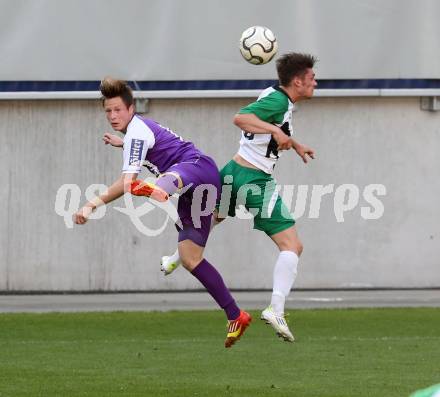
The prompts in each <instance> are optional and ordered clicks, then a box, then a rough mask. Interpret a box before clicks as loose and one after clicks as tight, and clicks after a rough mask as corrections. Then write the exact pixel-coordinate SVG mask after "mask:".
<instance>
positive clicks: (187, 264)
mask: <svg viewBox="0 0 440 397" xmlns="http://www.w3.org/2000/svg"><path fill="white" fill-rule="evenodd" d="M202 259H203V258H202V257H199V256H192V255H191V256H190V255H188V256H183V257H181V258H180V260H181V262H182V266H183V267H184V268H185V269H186V270H188V271H190V272H191V271H193V270H194V269H195V268H196V267H197V265H198V264H199V263H200V262H201V261H202Z"/></svg>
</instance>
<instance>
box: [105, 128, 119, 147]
mask: <svg viewBox="0 0 440 397" xmlns="http://www.w3.org/2000/svg"><path fill="white" fill-rule="evenodd" d="M102 140H103V141H104V143H105V144H106V145H108V144H110V145H112V146H114V147H122V146H124V140H123V139H122V138H119V137H118V136H117V135H114V134H110V133H109V132H106V133H105V134H104V136H103V137H102Z"/></svg>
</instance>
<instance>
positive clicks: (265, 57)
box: [240, 26, 278, 65]
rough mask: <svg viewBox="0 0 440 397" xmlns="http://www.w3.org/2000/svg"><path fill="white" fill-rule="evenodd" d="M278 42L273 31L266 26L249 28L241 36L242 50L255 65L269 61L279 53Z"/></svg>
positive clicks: (244, 56) (245, 57)
mask: <svg viewBox="0 0 440 397" xmlns="http://www.w3.org/2000/svg"><path fill="white" fill-rule="evenodd" d="M277 51H278V43H277V39H276V37H275V35H274V34H273V32H272V31H271V30H270V29H269V28H266V27H264V26H251V27H250V28H247V29H246V30H245V31H244V32H243V34H242V35H241V38H240V52H241V55H243V58H244V59H246V61H248V62H249V63H252V64H253V65H264V64H265V63H268V62H269V61H270V60H271V59H272V58H273V57H274V56H275V54H276V53H277Z"/></svg>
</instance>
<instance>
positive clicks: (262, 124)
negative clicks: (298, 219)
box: [161, 53, 317, 342]
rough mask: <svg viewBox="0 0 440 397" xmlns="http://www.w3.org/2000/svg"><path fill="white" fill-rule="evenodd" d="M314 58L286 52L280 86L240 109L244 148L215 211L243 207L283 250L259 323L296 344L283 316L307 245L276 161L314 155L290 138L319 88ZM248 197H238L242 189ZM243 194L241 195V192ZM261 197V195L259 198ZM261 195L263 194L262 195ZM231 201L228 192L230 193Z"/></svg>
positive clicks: (221, 213)
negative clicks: (282, 192)
mask: <svg viewBox="0 0 440 397" xmlns="http://www.w3.org/2000/svg"><path fill="white" fill-rule="evenodd" d="M315 62H316V59H315V58H314V57H313V56H312V55H308V54H298V53H288V54H284V55H283V56H281V57H280V58H279V59H278V60H277V63H276V64H277V72H278V79H279V84H277V85H275V86H273V87H269V88H267V89H266V90H264V91H263V92H262V93H261V95H260V96H259V98H258V99H257V101H255V102H253V103H251V104H249V105H248V106H246V107H244V108H242V109H241V110H240V111H239V112H238V114H236V115H235V117H234V124H235V125H237V126H238V127H239V128H240V129H241V130H242V137H241V140H240V148H239V150H238V153H237V154H236V155H235V156H234V157H233V159H232V160H231V161H230V162H229V163H228V164H226V165H225V167H223V169H222V170H221V171H220V174H221V177H222V184H223V193H225V191H226V189H225V186H226V185H229V186H230V188H229V189H227V190H228V192H229V191H231V194H230V200H227V201H225V200H224V198H225V195H224V194H222V199H221V200H220V203H219V204H218V206H217V220H216V221H217V222H219V221H221V220H223V219H225V218H226V217H227V216H235V208H236V206H237V204H244V205H245V207H246V208H247V209H248V210H250V209H252V213H256V215H255V216H254V228H255V229H257V230H261V231H264V232H265V233H266V234H267V235H268V236H269V237H270V238H271V239H272V241H273V242H274V243H275V244H276V245H277V247H278V249H279V251H280V252H279V256H278V258H277V260H276V263H275V267H274V272H273V291H272V298H271V303H270V305H269V306H268V307H267V308H266V309H265V310H263V312H262V314H261V319H262V320H264V321H266V322H267V323H268V324H270V325H271V326H272V327H273V328H274V329H275V331H276V333H277V335H278V336H280V337H282V338H283V339H284V340H285V341H289V342H293V341H294V337H293V334H292V333H291V331H290V330H289V327H288V325H287V322H286V320H285V317H284V306H285V300H286V298H287V296H288V295H289V293H290V290H291V288H292V286H293V283H294V281H295V278H296V274H297V266H298V259H299V256H300V255H301V253H302V250H303V245H302V243H301V241H300V239H299V237H298V234H297V232H296V228H295V226H294V225H295V221H294V219H293V218H292V216H291V215H290V213H289V211H288V209H287V208H286V207H285V205H284V204H283V202H282V200H281V198H280V197H279V196H278V193H277V190H276V183H275V181H274V179H273V178H272V176H271V174H272V173H273V170H274V167H275V165H276V162H277V161H278V159H279V157H280V155H281V153H282V152H283V151H284V150H288V149H293V150H295V151H296V153H297V154H298V155H299V156H300V157H301V158H302V159H303V161H304V162H305V163H307V161H308V158H314V152H313V150H312V149H310V148H309V147H307V146H304V145H302V144H300V143H298V142H297V141H295V140H294V139H293V138H292V109H293V104H294V103H296V102H298V101H301V100H305V99H309V98H311V97H312V96H313V92H314V89H315V87H316V85H317V82H316V80H315V73H314V71H313V66H314V64H315ZM245 186H253V187H254V188H253V189H252V191H250V192H249V190H245V196H246V197H244V198H243V197H240V188H242V187H245ZM242 190H243V189H241V193H243V191H242ZM256 192H257V194H256ZM258 192H259V194H258ZM228 196H229V193H228ZM179 263H180V259H179V256H178V253H177V252H176V253H175V254H174V255H172V256H171V257H164V258H163V259H162V266H161V268H162V270H163V271H164V272H165V274H169V273H171V272H172V271H173V270H174V269H175V268H176V267H177V266H178V265H179Z"/></svg>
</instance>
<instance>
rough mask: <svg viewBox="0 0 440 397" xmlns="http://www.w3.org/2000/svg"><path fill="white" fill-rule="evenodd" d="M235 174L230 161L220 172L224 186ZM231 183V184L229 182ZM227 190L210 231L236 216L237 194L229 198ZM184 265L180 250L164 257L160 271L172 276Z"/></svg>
mask: <svg viewBox="0 0 440 397" xmlns="http://www.w3.org/2000/svg"><path fill="white" fill-rule="evenodd" d="M234 172H235V162H233V161H230V162H229V163H228V164H226V165H225V166H224V167H223V168H222V169H221V170H220V178H221V183H222V185H223V184H224V183H226V182H228V181H230V180H233V179H234V175H233V173H234ZM229 183H231V182H229ZM226 192H227V190H226V189H225V191H224V192H223V193H225V194H223V193H222V194H221V196H220V200H219V201H218V203H217V208H216V210H215V211H214V213H213V218H212V220H211V227H210V231H212V229H213V228H214V227H215V226H217V225H218V224H219V223H220V222H222V221H224V220H225V219H226V216H228V215H229V216H235V199H236V197H235V196H236V192H235V191H234V190H232V192H231V193H230V194H231V195H230V196H228V195H227V194H226ZM219 208H220V210H221V212H222V213H221V214H220V215H219ZM223 212H225V213H223ZM181 264H182V262H181V259H180V256H179V250H178V249H176V251H175V252H174V253H173V254H172V255H169V256H168V255H166V256H163V257H162V259H161V261H160V270H161V271H162V272H163V273H164V275H165V276H168V275H170V274H171V273H172V272H173V271H174V270H176V269H177V268H178V267H179V266H180V265H181Z"/></svg>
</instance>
